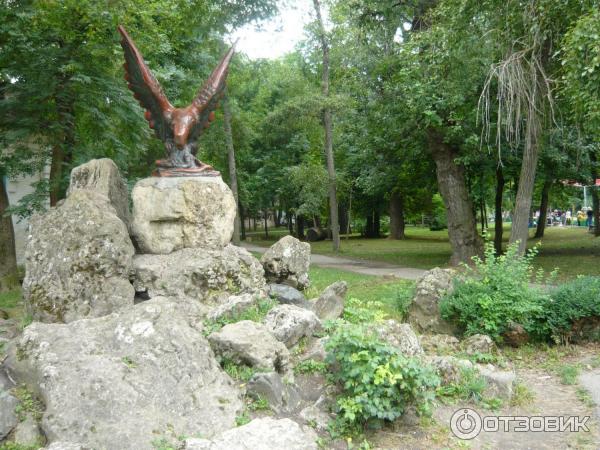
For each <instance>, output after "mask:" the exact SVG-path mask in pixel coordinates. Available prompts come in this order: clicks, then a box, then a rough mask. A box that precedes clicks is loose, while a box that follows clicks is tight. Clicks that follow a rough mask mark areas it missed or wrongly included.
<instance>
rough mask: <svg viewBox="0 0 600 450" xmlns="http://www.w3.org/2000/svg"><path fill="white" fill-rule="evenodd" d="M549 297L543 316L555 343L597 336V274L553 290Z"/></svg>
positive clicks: (599, 292)
mask: <svg viewBox="0 0 600 450" xmlns="http://www.w3.org/2000/svg"><path fill="white" fill-rule="evenodd" d="M550 297H551V299H550V301H549V302H548V304H547V305H546V308H545V317H546V323H547V326H548V328H549V332H550V333H551V335H552V339H553V340H554V341H555V342H556V343H563V344H568V343H569V342H570V341H571V340H573V339H574V338H579V339H581V338H588V339H592V340H598V338H600V336H598V329H600V277H579V278H576V279H575V280H572V281H570V282H567V283H564V284H562V285H561V286H559V287H557V288H556V289H554V290H553V291H552V292H551V294H550ZM590 325H591V326H590ZM586 328H589V329H587V330H586Z"/></svg>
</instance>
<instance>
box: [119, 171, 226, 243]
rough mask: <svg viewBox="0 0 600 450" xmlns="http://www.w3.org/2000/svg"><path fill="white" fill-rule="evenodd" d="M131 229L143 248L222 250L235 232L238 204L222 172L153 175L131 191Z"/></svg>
mask: <svg viewBox="0 0 600 450" xmlns="http://www.w3.org/2000/svg"><path fill="white" fill-rule="evenodd" d="M131 196H132V200H133V221H132V233H133V237H134V239H135V241H136V242H137V245H138V247H139V249H140V251H141V252H142V253H152V254H169V253H171V252H173V251H176V250H180V249H182V248H202V249H222V248H223V247H225V246H226V245H227V244H228V243H229V242H230V241H231V236H232V235H233V223H234V220H235V215H236V205H235V200H234V198H233V194H232V193H231V190H230V189H229V187H228V186H227V185H226V184H225V183H224V182H223V180H222V179H221V177H172V178H167V177H164V178H161V177H153V178H146V179H143V180H141V181H139V182H138V183H137V184H136V185H135V187H134V188H133V192H132V194H131Z"/></svg>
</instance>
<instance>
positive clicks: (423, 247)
mask: <svg viewBox="0 0 600 450" xmlns="http://www.w3.org/2000/svg"><path fill="white" fill-rule="evenodd" d="M534 231H535V230H533V229H532V230H531V231H530V233H531V235H533V233H534ZM490 233H493V229H490ZM285 234H287V230H285V229H278V230H273V231H272V232H270V239H269V240H265V239H264V233H262V234H261V233H259V232H257V233H256V234H253V235H252V243H253V244H256V245H263V246H269V245H271V244H272V243H273V241H275V240H277V239H279V238H280V237H281V236H283V235H285ZM406 235H407V239H405V240H402V241H393V240H388V239H363V238H360V237H358V236H353V237H351V238H350V239H344V238H343V239H342V245H341V247H342V249H341V251H340V252H339V255H340V256H346V257H349V258H355V259H366V260H370V261H382V262H387V263H391V264H396V265H399V266H404V267H416V268H420V269H431V268H433V267H436V266H439V267H444V266H447V265H448V261H449V260H450V254H451V250H450V244H449V242H448V233H447V231H446V230H444V231H430V230H429V229H428V228H420V227H407V229H406ZM509 236H510V228H508V227H505V233H504V241H505V242H508V238H509ZM539 241H540V239H531V240H530V241H529V246H530V247H532V246H534V245H535V244H536V243H538V242H539ZM541 241H542V243H541V244H542V245H541V247H540V253H539V255H538V257H537V258H536V261H535V264H536V266H537V267H541V268H542V269H544V270H545V271H547V272H550V271H552V270H553V269H554V268H558V269H559V279H569V278H574V277H575V276H577V275H580V274H581V275H600V264H599V263H600V258H599V256H600V238H595V237H594V236H592V235H591V234H590V233H588V232H587V230H586V229H585V228H568V227H550V228H547V229H546V233H545V237H544V238H543V239H541ZM311 247H312V251H313V253H319V254H323V255H333V254H334V253H333V250H332V249H331V242H330V241H321V242H313V243H311Z"/></svg>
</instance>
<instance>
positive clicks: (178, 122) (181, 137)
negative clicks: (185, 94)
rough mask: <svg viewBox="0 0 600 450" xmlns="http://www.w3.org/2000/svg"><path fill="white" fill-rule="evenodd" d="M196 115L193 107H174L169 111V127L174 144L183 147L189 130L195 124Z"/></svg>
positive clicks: (186, 141)
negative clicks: (171, 130) (171, 129)
mask: <svg viewBox="0 0 600 450" xmlns="http://www.w3.org/2000/svg"><path fill="white" fill-rule="evenodd" d="M197 121H198V115H197V113H196V112H195V111H194V110H193V108H190V107H188V108H176V109H174V110H173V111H172V113H171V127H172V128H173V140H174V141H175V145H176V146H177V147H178V148H180V149H183V148H184V147H185V146H186V145H187V143H188V137H189V135H190V131H191V130H192V128H194V125H196V122H197Z"/></svg>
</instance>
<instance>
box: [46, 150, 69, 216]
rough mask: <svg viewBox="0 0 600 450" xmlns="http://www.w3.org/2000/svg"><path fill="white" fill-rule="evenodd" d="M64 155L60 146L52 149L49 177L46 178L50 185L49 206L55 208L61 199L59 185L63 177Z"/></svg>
mask: <svg viewBox="0 0 600 450" xmlns="http://www.w3.org/2000/svg"><path fill="white" fill-rule="evenodd" d="M64 162H65V154H64V152H63V149H62V147H61V146H60V145H55V146H54V147H52V159H51V160H50V175H49V178H48V181H49V184H50V206H56V203H58V201H59V200H60V199H61V198H62V194H61V191H62V189H61V186H60V185H61V183H62V177H63V165H64Z"/></svg>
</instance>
